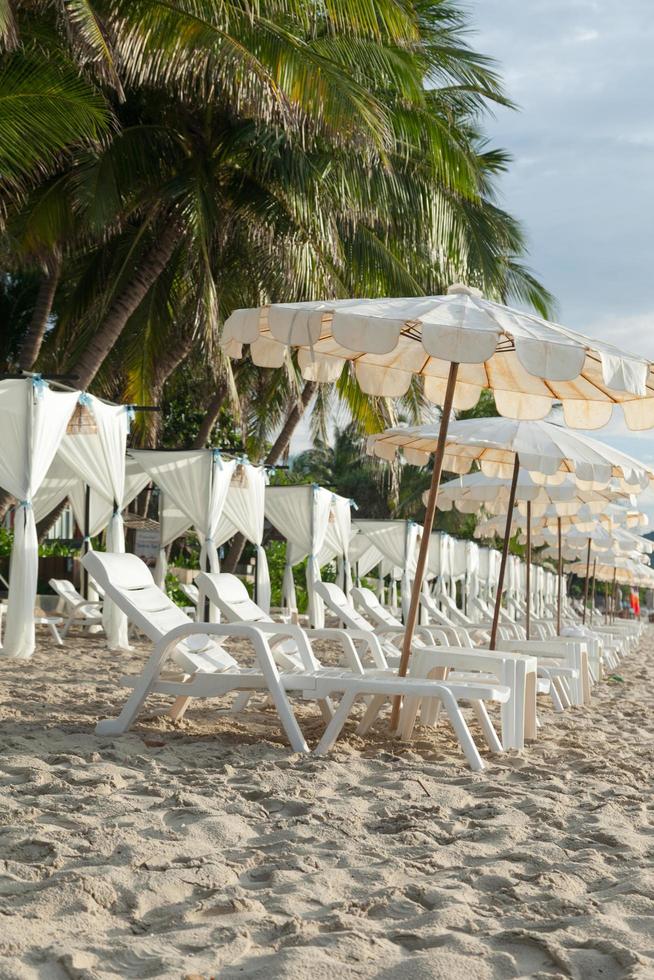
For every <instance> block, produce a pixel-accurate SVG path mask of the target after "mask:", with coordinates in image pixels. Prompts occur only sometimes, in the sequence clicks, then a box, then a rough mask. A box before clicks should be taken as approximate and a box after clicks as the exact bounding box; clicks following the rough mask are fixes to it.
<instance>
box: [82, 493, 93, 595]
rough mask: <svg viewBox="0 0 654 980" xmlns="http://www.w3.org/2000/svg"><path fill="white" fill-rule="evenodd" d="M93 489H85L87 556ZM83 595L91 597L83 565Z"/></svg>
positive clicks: (85, 549) (84, 551)
mask: <svg viewBox="0 0 654 980" xmlns="http://www.w3.org/2000/svg"><path fill="white" fill-rule="evenodd" d="M90 530H91V488H90V486H89V485H88V483H87V484H86V486H85V487H84V547H83V548H82V551H83V553H84V554H87V552H88V550H89V539H90V537H91V534H90ZM82 595H83V596H84V598H85V599H88V597H89V573H88V572H87V570H86V568H85V567H84V565H82Z"/></svg>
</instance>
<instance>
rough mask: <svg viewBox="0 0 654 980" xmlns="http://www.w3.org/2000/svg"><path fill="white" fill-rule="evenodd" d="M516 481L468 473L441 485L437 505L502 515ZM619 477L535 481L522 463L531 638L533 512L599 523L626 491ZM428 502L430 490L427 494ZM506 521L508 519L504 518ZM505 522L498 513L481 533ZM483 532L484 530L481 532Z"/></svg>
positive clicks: (519, 497)
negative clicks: (593, 481) (600, 482)
mask: <svg viewBox="0 0 654 980" xmlns="http://www.w3.org/2000/svg"><path fill="white" fill-rule="evenodd" d="M511 486H512V481H511V480H507V479H505V478H503V477H500V476H487V475H486V474H485V473H482V472H477V473H467V474H466V475H465V476H461V477H459V478H458V479H455V480H450V481H449V482H448V483H445V484H444V485H442V486H441V488H440V490H439V494H438V508H439V509H441V510H447V509H449V508H456V509H457V510H459V511H460V512H461V513H479V511H480V510H481V509H482V508H483V510H484V511H486V512H488V513H490V514H494V515H499V514H506V513H507V511H508V509H509V498H510V494H511ZM624 495H625V494H624V491H623V490H621V489H620V488H619V487H618V485H617V483H616V481H614V480H612V481H611V483H610V484H609V486H608V487H606V488H605V489H603V490H601V489H589V490H586V489H582V488H581V487H580V486H578V484H577V482H576V480H575V479H574V478H573V477H572V476H570V475H566V476H565V479H564V480H563V481H562V482H561V483H558V484H556V485H549V486H548V485H546V486H542V485H541V484H538V483H536V482H535V481H534V480H533V479H532V477H531V476H530V474H529V472H528V471H527V470H523V469H521V470H520V471H519V473H518V479H517V483H516V487H515V500H516V505H517V510H518V512H519V514H520V519H518V520H516V521H515V523H516V524H518V525H519V526H520V527H522V528H525V529H526V534H527V537H526V547H527V553H526V556H525V558H526V563H527V565H526V585H525V592H526V613H525V631H526V634H527V639H529V636H530V629H531V546H532V537H531V530H532V526H533V520H534V516H535V519H536V522H537V523H538V524H542V523H544V522H546V520H547V519H548V518H549V517H550V516H552V517H553V518H554V519H556V518H558V517H562V518H563V519H564V520H565V521H566V522H569V523H570V524H571V525H572V526H575V527H577V526H579V528H584V529H586V527H588V528H589V529H592V528H593V527H595V524H596V521H597V519H598V517H599V519H602V511H605V510H606V509H607V508H608V507H610V506H611V504H610V501H612V500H613V499H615V498H616V497H624ZM423 501H424V502H425V504H426V503H427V494H425V495H424V496H423ZM504 523H506V521H505V522H504ZM502 531H503V527H502V526H501V525H500V520H499V517H495V519H494V520H490V521H486V522H484V523H483V524H482V525H479V526H478V527H477V529H476V531H475V535H476V536H482V537H492V536H494V535H495V534H497V535H501V534H502ZM478 532H479V533H478Z"/></svg>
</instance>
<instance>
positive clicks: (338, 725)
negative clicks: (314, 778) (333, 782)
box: [314, 691, 357, 755]
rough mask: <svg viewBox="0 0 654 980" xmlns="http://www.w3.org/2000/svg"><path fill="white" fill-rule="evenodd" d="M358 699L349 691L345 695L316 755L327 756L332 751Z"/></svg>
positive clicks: (316, 750) (318, 745) (315, 751)
mask: <svg viewBox="0 0 654 980" xmlns="http://www.w3.org/2000/svg"><path fill="white" fill-rule="evenodd" d="M356 698H357V694H356V693H353V692H350V691H347V692H345V693H344V694H343V697H342V698H341V703H340V704H339V706H338V708H337V709H336V711H335V712H334V716H333V718H332V720H331V721H330V723H329V724H328V725H327V728H326V729H325V731H324V732H323V736H322V738H321V739H320V741H319V742H318V744H317V746H316V747H315V749H314V755H325V754H326V753H327V752H329V750H330V749H331V747H332V745H333V744H334V742H335V741H336V739H337V738H338V736H339V735H340V733H341V730H342V728H343V725H344V724H345V722H346V721H347V717H348V715H349V713H350V711H351V710H352V705H353V704H354V702H355V700H356Z"/></svg>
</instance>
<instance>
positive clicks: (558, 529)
mask: <svg viewBox="0 0 654 980" xmlns="http://www.w3.org/2000/svg"><path fill="white" fill-rule="evenodd" d="M556 536H557V540H558V545H559V567H558V577H559V581H558V585H559V595H558V599H559V601H558V603H557V607H556V632H557V635H558V636H560V635H561V605H562V603H563V596H562V591H563V546H562V543H561V518H560V517H557V519H556Z"/></svg>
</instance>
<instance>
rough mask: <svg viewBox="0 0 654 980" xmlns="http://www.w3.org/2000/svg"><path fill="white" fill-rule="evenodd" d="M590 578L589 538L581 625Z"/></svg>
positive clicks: (583, 618)
mask: <svg viewBox="0 0 654 980" xmlns="http://www.w3.org/2000/svg"><path fill="white" fill-rule="evenodd" d="M589 576H590V538H589V539H588V549H587V551H586V581H585V583H584V611H583V612H582V614H581V621H582V623H585V622H586V607H587V606H588V578H589Z"/></svg>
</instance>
